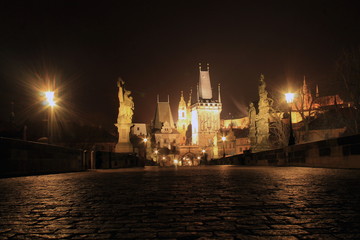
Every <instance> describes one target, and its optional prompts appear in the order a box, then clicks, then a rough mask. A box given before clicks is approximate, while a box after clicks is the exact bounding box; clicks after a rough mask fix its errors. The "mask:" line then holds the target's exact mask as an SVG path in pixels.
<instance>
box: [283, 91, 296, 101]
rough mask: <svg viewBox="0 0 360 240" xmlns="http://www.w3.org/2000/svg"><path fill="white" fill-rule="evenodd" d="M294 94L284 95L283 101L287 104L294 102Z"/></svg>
mask: <svg viewBox="0 0 360 240" xmlns="http://www.w3.org/2000/svg"><path fill="white" fill-rule="evenodd" d="M294 97H295V93H285V100H286V102H287V103H292V102H293V101H294Z"/></svg>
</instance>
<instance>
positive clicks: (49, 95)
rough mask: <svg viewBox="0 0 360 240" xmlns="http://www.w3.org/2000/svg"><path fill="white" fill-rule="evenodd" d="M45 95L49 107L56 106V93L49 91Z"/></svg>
mask: <svg viewBox="0 0 360 240" xmlns="http://www.w3.org/2000/svg"><path fill="white" fill-rule="evenodd" d="M44 94H45V97H46V101H47V103H48V105H49V106H50V107H54V106H56V102H55V100H54V98H55V96H54V95H55V93H54V92H53V91H47V92H45V93H44Z"/></svg>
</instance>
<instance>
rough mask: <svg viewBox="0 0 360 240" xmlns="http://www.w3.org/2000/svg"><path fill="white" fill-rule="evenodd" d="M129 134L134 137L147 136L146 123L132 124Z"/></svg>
mask: <svg viewBox="0 0 360 240" xmlns="http://www.w3.org/2000/svg"><path fill="white" fill-rule="evenodd" d="M130 131H131V134H133V135H136V136H143V137H145V136H147V135H148V133H147V126H146V123H133V126H132V128H131V130H130Z"/></svg>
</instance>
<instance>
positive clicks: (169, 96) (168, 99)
mask: <svg viewBox="0 0 360 240" xmlns="http://www.w3.org/2000/svg"><path fill="white" fill-rule="evenodd" d="M169 102H170V95H169V94H168V103H169Z"/></svg>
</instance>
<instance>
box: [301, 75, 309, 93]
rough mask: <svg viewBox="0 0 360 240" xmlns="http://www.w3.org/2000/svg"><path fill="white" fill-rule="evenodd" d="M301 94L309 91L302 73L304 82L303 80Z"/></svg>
mask: <svg viewBox="0 0 360 240" xmlns="http://www.w3.org/2000/svg"><path fill="white" fill-rule="evenodd" d="M302 90H303V94H307V93H308V92H309V89H308V87H307V84H306V80H305V75H304V82H303V89H302Z"/></svg>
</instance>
